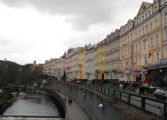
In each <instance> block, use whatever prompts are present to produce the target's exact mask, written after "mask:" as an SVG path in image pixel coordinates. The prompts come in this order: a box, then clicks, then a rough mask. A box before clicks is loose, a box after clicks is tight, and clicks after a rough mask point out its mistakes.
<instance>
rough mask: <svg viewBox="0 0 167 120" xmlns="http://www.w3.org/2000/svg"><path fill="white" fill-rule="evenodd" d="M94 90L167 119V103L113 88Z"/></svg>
mask: <svg viewBox="0 0 167 120" xmlns="http://www.w3.org/2000/svg"><path fill="white" fill-rule="evenodd" d="M94 89H95V90H96V91H98V92H101V93H103V94H106V95H109V96H113V97H116V98H118V99H120V100H122V101H124V102H126V103H128V104H129V105H133V106H135V107H137V108H140V109H142V110H144V111H147V112H150V113H153V114H155V115H158V116H161V117H163V118H164V119H166V118H167V102H165V101H161V100H157V99H154V98H150V97H147V96H142V95H137V94H134V93H131V92H128V91H122V90H117V89H112V88H106V87H102V86H98V85H95V87H94Z"/></svg>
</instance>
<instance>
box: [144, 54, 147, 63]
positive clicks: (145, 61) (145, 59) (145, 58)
mask: <svg viewBox="0 0 167 120" xmlns="http://www.w3.org/2000/svg"><path fill="white" fill-rule="evenodd" d="M144 63H145V65H146V64H147V63H148V61H147V56H145V57H144Z"/></svg>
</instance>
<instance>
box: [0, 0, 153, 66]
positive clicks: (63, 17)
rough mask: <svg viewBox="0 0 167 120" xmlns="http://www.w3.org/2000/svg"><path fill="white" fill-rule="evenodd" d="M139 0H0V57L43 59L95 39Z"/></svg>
mask: <svg viewBox="0 0 167 120" xmlns="http://www.w3.org/2000/svg"><path fill="white" fill-rule="evenodd" d="M145 1H147V2H152V1H153V0H145ZM142 2H143V1H142V0H0V59H2V60H3V59H5V58H6V59H7V60H10V61H14V62H17V63H20V64H26V63H32V62H33V61H34V60H36V61H37V63H44V61H45V60H48V59H50V58H59V57H60V56H61V55H63V53H64V52H65V51H67V49H68V48H70V47H78V46H84V45H85V44H89V43H91V44H94V43H97V42H99V41H101V40H103V39H104V38H105V37H106V36H107V34H110V33H111V32H112V31H114V30H115V29H116V28H120V26H121V25H124V24H125V23H126V22H127V21H128V19H133V18H134V16H136V14H137V12H138V10H139V7H140V5H141V3H142Z"/></svg>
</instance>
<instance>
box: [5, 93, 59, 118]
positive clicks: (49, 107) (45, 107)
mask: <svg viewBox="0 0 167 120" xmlns="http://www.w3.org/2000/svg"><path fill="white" fill-rule="evenodd" d="M4 115H31V116H59V112H58V109H57V107H56V105H55V104H54V103H53V101H52V100H51V99H49V98H48V97H46V96H43V95H26V94H25V95H22V96H20V97H19V98H18V99H17V100H16V101H15V102H14V103H13V105H12V106H11V107H9V108H8V109H7V110H6V111H5V112H4Z"/></svg>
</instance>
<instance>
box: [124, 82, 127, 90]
mask: <svg viewBox="0 0 167 120" xmlns="http://www.w3.org/2000/svg"><path fill="white" fill-rule="evenodd" d="M126 87H127V83H126V82H125V83H124V84H123V90H125V88H126Z"/></svg>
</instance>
